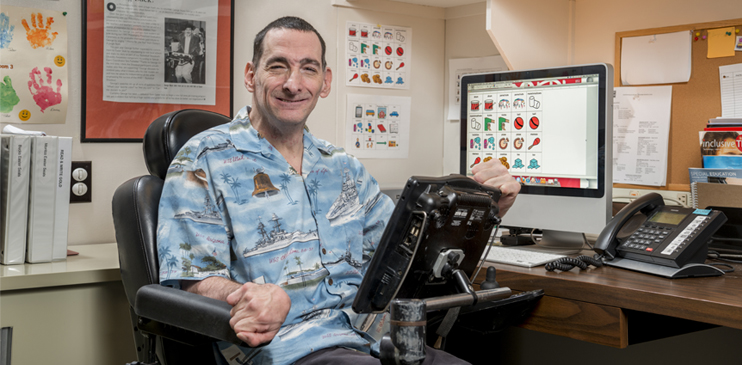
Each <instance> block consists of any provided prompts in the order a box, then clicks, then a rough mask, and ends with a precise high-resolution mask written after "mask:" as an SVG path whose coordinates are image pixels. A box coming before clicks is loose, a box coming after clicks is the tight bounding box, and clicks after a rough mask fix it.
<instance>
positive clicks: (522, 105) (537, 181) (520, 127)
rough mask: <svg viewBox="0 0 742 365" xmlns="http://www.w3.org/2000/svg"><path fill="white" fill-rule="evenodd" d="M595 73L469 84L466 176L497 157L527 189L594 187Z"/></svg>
mask: <svg viewBox="0 0 742 365" xmlns="http://www.w3.org/2000/svg"><path fill="white" fill-rule="evenodd" d="M598 98H599V74H597V73H595V74H592V73H591V74H584V75H570V76H558V77H541V78H531V79H520V80H514V79H513V80H506V81H491V82H475V83H470V84H468V85H467V100H465V101H462V102H466V103H467V105H466V107H467V119H466V124H467V127H466V138H467V150H466V151H467V152H466V153H467V162H466V163H467V174H469V175H470V174H471V171H472V168H473V167H474V166H476V165H477V164H479V163H482V162H485V161H488V160H490V159H493V158H496V159H499V160H500V162H501V163H502V164H503V165H504V166H505V167H506V168H508V170H509V171H510V174H511V175H513V176H514V177H515V178H516V179H517V180H518V181H519V182H521V183H522V184H525V185H531V186H544V187H561V188H580V189H598V158H599V156H598V135H599V130H598V128H599V127H598V113H599V110H598V102H597V100H598Z"/></svg>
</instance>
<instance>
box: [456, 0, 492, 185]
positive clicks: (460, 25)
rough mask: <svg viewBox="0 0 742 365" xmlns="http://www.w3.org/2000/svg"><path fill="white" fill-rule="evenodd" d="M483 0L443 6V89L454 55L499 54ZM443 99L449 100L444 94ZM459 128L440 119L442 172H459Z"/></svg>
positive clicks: (457, 123)
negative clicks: (444, 45)
mask: <svg viewBox="0 0 742 365" xmlns="http://www.w3.org/2000/svg"><path fill="white" fill-rule="evenodd" d="M486 10H487V7H486V4H485V3H484V2H482V3H479V4H473V5H465V6H458V7H455V8H448V9H446V79H445V84H446V90H448V88H449V87H450V86H449V80H448V79H449V69H448V62H449V60H451V59H457V58H473V57H487V56H496V55H498V54H499V53H498V51H497V48H496V47H495V45H494V44H493V43H492V40H491V39H490V37H489V35H488V33H487V30H486V29H485V26H486V21H487V14H486ZM442 97H443V99H442V100H443V102H444V103H445V102H447V101H448V94H446V93H444V95H443V96H442ZM460 137H461V127H460V122H459V120H444V121H443V175H448V174H454V173H455V174H458V173H459V172H460V169H459V164H460V161H459V155H460V149H459V144H460V142H459V138H460Z"/></svg>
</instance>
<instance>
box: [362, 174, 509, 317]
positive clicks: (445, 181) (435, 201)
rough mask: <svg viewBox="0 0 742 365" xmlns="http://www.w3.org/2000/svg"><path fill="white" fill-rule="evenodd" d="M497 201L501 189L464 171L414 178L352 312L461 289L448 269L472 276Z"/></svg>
mask: <svg viewBox="0 0 742 365" xmlns="http://www.w3.org/2000/svg"><path fill="white" fill-rule="evenodd" d="M499 199H500V191H499V190H498V189H495V188H493V187H490V186H485V185H480V184H478V183H477V182H475V181H474V180H472V179H470V178H468V177H465V176H461V175H450V176H445V177H420V176H413V177H411V178H410V179H409V180H408V181H407V184H406V185H405V187H404V189H403V191H402V194H401V195H400V197H399V202H398V203H397V205H396V207H395V208H394V212H393V213H392V216H391V218H390V219H389V223H388V224H387V226H386V228H385V230H384V234H382V236H381V240H380V241H379V244H378V246H377V247H376V252H375V253H374V255H373V258H372V259H371V262H370V263H369V267H368V270H367V271H366V274H365V275H364V277H363V282H361V286H360V287H359V288H358V293H357V294H356V298H355V300H354V301H353V310H354V311H355V312H356V313H371V312H383V311H385V310H386V308H387V307H388V306H389V303H390V302H391V300H392V299H394V298H402V299H413V298H430V297H437V296H443V295H449V294H456V293H458V288H457V282H456V280H454V279H453V278H452V277H451V276H450V269H460V270H462V271H463V273H464V274H466V276H467V277H469V276H471V275H472V273H473V272H474V269H475V268H476V267H477V264H478V263H479V262H480V259H481V257H482V252H483V251H484V248H485V247H486V246H487V241H488V239H489V237H490V234H491V232H492V229H493V227H494V226H495V225H496V224H497V222H498V221H499V219H498V218H497V214H498V213H499V207H498V205H497V202H498V200H499ZM447 263H448V264H449V268H448V269H447V268H446V267H445V265H446V264H447Z"/></svg>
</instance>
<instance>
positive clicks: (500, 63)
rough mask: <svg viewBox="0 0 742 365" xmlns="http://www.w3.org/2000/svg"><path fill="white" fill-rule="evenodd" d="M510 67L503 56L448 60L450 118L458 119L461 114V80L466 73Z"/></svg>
mask: <svg viewBox="0 0 742 365" xmlns="http://www.w3.org/2000/svg"><path fill="white" fill-rule="evenodd" d="M507 69H508V66H507V64H505V60H503V59H502V56H490V57H479V58H460V59H451V60H449V61H448V79H449V81H448V105H447V107H448V119H449V120H458V119H459V118H460V117H461V116H460V113H461V110H460V108H461V103H460V99H459V98H460V97H461V88H460V85H459V83H460V81H461V77H462V76H464V75H469V74H475V73H483V72H495V71H505V70H507Z"/></svg>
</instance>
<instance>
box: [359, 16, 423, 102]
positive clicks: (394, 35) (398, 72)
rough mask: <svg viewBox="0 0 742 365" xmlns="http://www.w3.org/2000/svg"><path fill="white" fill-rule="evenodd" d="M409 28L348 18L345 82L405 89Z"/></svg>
mask: <svg viewBox="0 0 742 365" xmlns="http://www.w3.org/2000/svg"><path fill="white" fill-rule="evenodd" d="M411 46H412V28H408V27H397V26H392V25H381V24H369V23H360V22H353V21H348V22H346V24H345V55H346V61H347V63H346V64H345V70H346V73H345V76H346V78H345V85H346V86H359V87H370V88H379V89H409V88H410V75H411V72H410V70H411V68H410V67H411V62H410V60H411V59H412V47H411Z"/></svg>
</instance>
